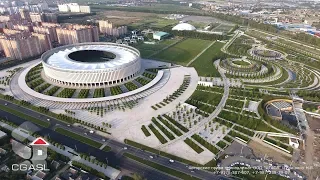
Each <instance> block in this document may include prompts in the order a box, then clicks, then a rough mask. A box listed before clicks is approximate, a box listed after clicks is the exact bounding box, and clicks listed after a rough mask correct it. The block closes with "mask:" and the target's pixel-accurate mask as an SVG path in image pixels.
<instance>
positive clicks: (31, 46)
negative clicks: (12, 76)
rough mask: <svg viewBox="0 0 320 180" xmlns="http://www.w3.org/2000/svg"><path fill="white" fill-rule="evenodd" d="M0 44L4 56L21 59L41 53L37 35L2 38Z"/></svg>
mask: <svg viewBox="0 0 320 180" xmlns="http://www.w3.org/2000/svg"><path fill="white" fill-rule="evenodd" d="M0 43H1V46H2V48H3V51H4V53H5V55H6V57H9V58H12V59H17V60H23V59H26V58H30V57H35V56H38V55H40V54H42V53H43V51H42V49H41V45H40V42H39V39H38V37H36V36H29V37H23V38H7V37H5V38H2V39H0Z"/></svg>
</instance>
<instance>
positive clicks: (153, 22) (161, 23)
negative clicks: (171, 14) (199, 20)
mask: <svg viewBox="0 0 320 180" xmlns="http://www.w3.org/2000/svg"><path fill="white" fill-rule="evenodd" d="M178 23H179V21H178V20H173V19H165V18H162V17H151V18H147V19H141V20H139V21H136V22H133V23H131V24H129V27H131V28H134V29H138V28H163V27H165V26H169V25H176V24H178Z"/></svg>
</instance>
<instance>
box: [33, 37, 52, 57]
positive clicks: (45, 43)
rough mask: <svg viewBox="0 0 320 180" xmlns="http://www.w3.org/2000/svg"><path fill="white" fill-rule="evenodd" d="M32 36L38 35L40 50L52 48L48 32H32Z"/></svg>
mask: <svg viewBox="0 0 320 180" xmlns="http://www.w3.org/2000/svg"><path fill="white" fill-rule="evenodd" d="M32 36H35V37H38V39H39V42H40V47H41V51H42V52H45V51H48V50H50V49H52V43H51V42H52V41H51V39H50V36H49V34H41V33H32Z"/></svg>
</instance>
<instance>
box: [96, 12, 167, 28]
mask: <svg viewBox="0 0 320 180" xmlns="http://www.w3.org/2000/svg"><path fill="white" fill-rule="evenodd" d="M97 16H98V17H99V19H105V20H109V21H111V22H113V23H114V24H116V25H128V24H130V23H134V22H138V21H141V20H143V19H146V18H158V17H161V15H158V14H153V13H142V12H126V11H103V12H101V13H98V14H97ZM163 16H164V15H163Z"/></svg>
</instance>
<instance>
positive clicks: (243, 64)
mask: <svg viewBox="0 0 320 180" xmlns="http://www.w3.org/2000/svg"><path fill="white" fill-rule="evenodd" d="M232 63H233V64H237V65H240V66H248V65H250V63H248V62H246V61H241V60H236V61H232Z"/></svg>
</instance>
